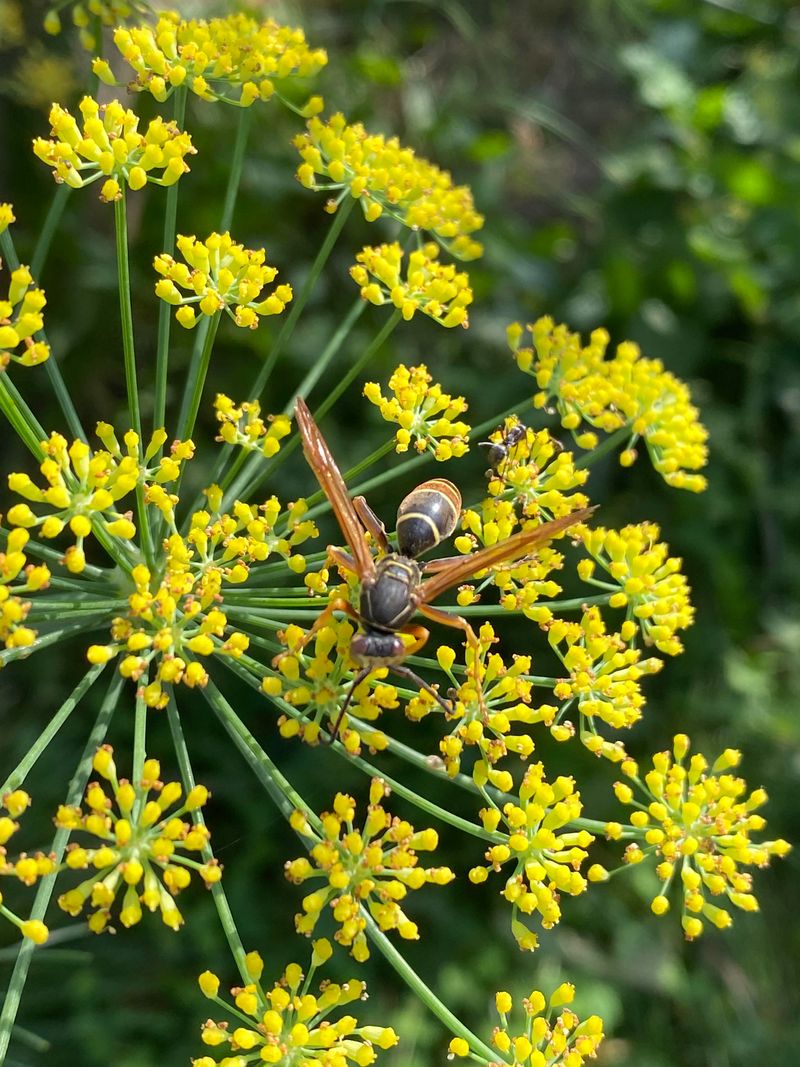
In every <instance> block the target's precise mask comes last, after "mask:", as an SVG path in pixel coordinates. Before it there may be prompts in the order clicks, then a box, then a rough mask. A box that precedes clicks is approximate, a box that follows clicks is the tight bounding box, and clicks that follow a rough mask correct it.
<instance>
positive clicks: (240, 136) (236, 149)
mask: <svg viewBox="0 0 800 1067" xmlns="http://www.w3.org/2000/svg"><path fill="white" fill-rule="evenodd" d="M252 124H253V108H252V107H243V108H242V109H241V110H240V112H239V123H238V125H237V127H236V142H235V144H234V146H233V156H232V157H231V161H230V169H229V170H228V187H227V189H226V190H225V202H224V204H223V207H222V218H221V219H220V224H219V228H220V230H221V231H222V232H223V233H224V232H225V231H226V230H230V228H231V222H233V209H234V207H235V206H236V197H237V195H238V192H239V182H240V181H241V178H242V165H243V164H244V156H245V152H246V151H247V139H248V137H249V135H250V127H251V126H252Z"/></svg>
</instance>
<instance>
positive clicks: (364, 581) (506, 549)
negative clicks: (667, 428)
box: [295, 398, 592, 743]
mask: <svg viewBox="0 0 800 1067" xmlns="http://www.w3.org/2000/svg"><path fill="white" fill-rule="evenodd" d="M295 414H296V417H297V425H298V428H299V430H300V436H301V438H302V442H303V451H304V452H305V455H306V459H307V460H308V462H309V464H310V466H311V469H312V470H313V471H314V474H315V475H316V477H317V481H318V482H319V484H320V486H321V488H322V490H323V492H324V493H325V495H326V496H327V498H328V500H329V502H330V505H331V507H332V508H333V513H334V515H335V516H336V519H337V521H338V523H339V526H340V528H341V531H342V533H343V534H344V538H345V540H346V541H347V544H348V546H349V548H350V552H351V553H352V555H348V554H347V553H345V552H342V551H341V549H338V548H334V547H333V546H330V547H329V548H328V557H329V559H330V560H331V561H332V562H333V563H335V564H336V565H337V566H338V567H339V568H340V569H344V570H348V571H351V572H353V573H355V574H356V576H357V577H358V580H359V582H360V585H361V590H360V599H359V610H358V611H356V610H355V609H354V608H353V607H352V605H351V604H350V603H349V602H348V601H347V600H344V599H342V598H339V597H337V598H335V599H333V600H331V601H330V602H329V603H328V605H327V607H325V609H324V610H323V611H322V612H321V613H320V615H319V618H318V619H317V620H316V621H315V622H314V625H313V626H312V627H311V629H310V630H309V631H308V632H307V633H306V634H305V636H304V638H303V641H302V643H301V645H300V648H303V647H304V646H305V645H306V644H308V642H309V641H310V640H311V639H312V637H313V636H314V635H315V634H316V633H317V632H318V631H319V630H320V629H321V628H322V627H323V626H325V625H326V624H327V623H328V622H329V621H330V619H331V618H332V617H333V615H334V613H335V612H343V613H344V614H346V615H348V616H349V617H350V618H351V619H353V620H355V622H357V623H358V625H359V632H358V633H357V634H355V635H354V637H353V638H352V641H351V642H350V654H351V655H352V657H353V659H354V660H355V661H356V663H357V664H358V665H359V668H360V670H359V671H358V673H357V674H356V676H355V678H354V679H353V682H352V684H351V686H350V689H349V691H348V694H347V697H346V698H345V701H344V703H343V704H342V707H341V709H340V711H339V715H338V717H337V719H336V722H335V723H334V725H333V728H332V730H331V733H330V736H329V737H328V739H327V742H328V743H331V742H333V741H334V740H335V739H336V736H337V734H338V732H339V727H340V725H341V722H342V719H343V718H344V715H345V712H346V711H347V708H348V707H349V705H350V701H351V700H352V697H353V693H354V691H355V689H356V688H357V686H359V685H360V684H361V683H362V682H363V681H364V679H365V678H367V677H368V676H369V675H370V674H371V673H372V671H374V670H375V669H376V668H378V667H388V668H389V670H390V671H392V672H393V673H394V674H396V675H399V676H400V677H401V678H407V679H410V680H411V681H413V682H414V684H415V685H417V686H419V687H420V689H424V690H425V691H426V692H427V693H429V694H430V695H431V696H432V697H433V698H434V699H435V700H436V701H437V702H438V703H439V704H440V705H441V706H442V707H443V708H444V710H445V711H446V712H448V713H451V712H452V708H451V706H450V705H449V704H448V703H447V702H446V701H445V700H444V699H443V698H442V697H441V696H440V695H439V693H438V692H437V691H436V689H434V688H433V687H432V686H430V685H428V683H427V682H425V681H424V680H423V679H422V678H420V677H418V676H417V675H416V674H415V673H414V672H413V671H412V670H411V669H410V668H409V667H407V666H405V665H404V663H403V661H404V660H405V659H406V658H407V657H408V656H410V655H412V654H414V653H415V652H418V651H419V650H420V649H421V648H422V647H423V645H424V644H425V643H426V641H427V640H428V637H429V636H430V635H429V631H428V630H427V629H426V628H425V627H424V626H419V625H415V624H413V623H412V622H411V619H412V618H413V616H414V615H415V614H416V613H417V612H419V614H420V615H423V616H424V617H425V618H426V619H429V620H431V621H432V622H438V623H440V624H441V625H442V626H450V627H453V628H454V629H457V630H461V631H463V633H464V634H465V636H466V639H467V641H468V642H469V644H470V645H471V646H472V647H473V648H474V649H477V648H478V638H477V637H476V635H475V632H474V631H473V629H472V627H471V626H470V624H469V623H468V622H467V620H466V619H464V618H462V617H461V616H460V615H454V614H451V613H450V612H449V611H446V610H444V609H443V608H436V607H433V606H432V605H431V603H430V602H431V601H432V600H435V599H436V597H437V596H439V594H440V593H443V592H444V591H445V590H446V589H450V588H452V587H453V586H455V585H459V584H460V583H461V582H464V581H466V580H468V579H469V578H471V577H473V575H475V574H477V573H478V572H479V571H484V570H488V569H489V568H490V567H496V566H497V565H499V564H500V563H506V562H509V561H511V560H516V559H521V558H522V557H523V556H527V555H528V554H529V553H530V552H531V551H532V550H533V549H535V548H536V547H538V546H540V545H543V544H545V543H546V542H547V541H550V540H551V539H552V538H553V537H555V536H556V535H557V534H559V533H561V531H562V530H566V529H568V528H569V527H570V526H574V525H575V523H578V522H580V521H581V520H583V519H585V518H586V517H587V516H588V515H590V514H591V511H592V509H591V508H584V509H582V510H580V511H574V512H572V514H570V515H564V516H563V517H561V518H558V519H554V520H553V521H552V522H546V523H544V524H542V525H541V526H537V527H535V528H534V529H531V530H521V531H519V532H518V533H515V534H512V535H511V537H509V538H507V539H506V540H505V541H502V542H500V543H499V544H496V545H492V546H490V547H488V548H482V549H480V550H479V551H478V552H475V553H473V554H472V555H469V556H456V557H448V558H446V559H435V560H431V561H430V562H428V563H425V564H421V565H420V564H418V563H417V562H416V560H417V558H418V557H419V556H421V555H422V554H423V553H424V552H427V551H429V550H430V549H431V548H434V547H435V546H436V545H438V544H439V542H440V541H442V540H443V539H444V538H446V537H449V536H450V534H452V532H453V531H454V530H455V528H456V524H457V522H458V519H459V515H460V513H461V494H460V493H459V491H458V489H457V488H456V487H455V485H453V483H452V482H449V481H447V480H446V479H445V478H432V479H431V480H429V481H427V482H423V483H422V484H421V485H418V486H417V487H416V489H413V490H412V491H411V492H410V493H409V494H408V496H406V497H405V498H404V499H403V500H402V501H401V503H400V507H399V508H398V511H397V543H398V545H397V547H398V550H397V551H394V550H393V549H392V547H391V545H390V544H389V539H388V537H387V535H386V528H385V527H384V525H383V523H382V522H381V521H380V519H379V518H378V517H377V516H376V515H375V513H374V512H373V511H372V509H371V508H370V506H369V505H368V504H367V502H366V500H365V499H364V497H363V496H357V497H355V498H354V499H351V497H350V494H349V493H348V491H347V486H346V485H345V483H344V479H343V478H342V475H341V472H340V471H339V468H338V467H337V465H336V461H335V460H334V458H333V455H332V454H331V451H330V449H329V448H328V445H327V443H326V441H325V438H324V437H323V436H322V434H321V432H320V430H319V427H318V426H317V424H316V422H315V421H314V418H313V416H312V415H311V412H310V411H309V410H308V407H307V406H306V403H305V401H304V400H303V399H302V398H298V400H297V404H296V408H295ZM365 533H369V534H371V535H372V539H373V541H374V543H375V545H376V546H377V548H378V552H379V555H378V557H377V558H376V557H375V556H373V554H372V552H371V550H370V546H369V543H368V542H367V540H366V537H365ZM423 573H428V574H431V575H432V577H430V578H423ZM401 634H406V635H408V636H410V637H411V638H413V640H412V642H411V644H410V645H406V643H405V642H404V641H403V638H402V637H401Z"/></svg>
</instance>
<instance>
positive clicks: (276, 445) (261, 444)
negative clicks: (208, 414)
mask: <svg viewBox="0 0 800 1067" xmlns="http://www.w3.org/2000/svg"><path fill="white" fill-rule="evenodd" d="M214 414H215V415H216V417H217V422H218V423H219V436H218V437H217V440H218V441H225V443H226V444H229V445H237V446H238V447H239V448H243V449H245V451H247V452H260V453H261V455H262V456H266V457H267V459H269V458H270V457H271V456H274V455H275V454H276V453H277V452H280V449H281V440H282V439H283V438H284V437H286V435H287V434H288V433H289V432H290V431H291V428H292V422H291V419H290V418H289V416H288V415H267V417H266V419H263V418H262V417H261V405H260V404H259V402H258V401H257V400H245V401H243V402H242V403H241V404H234V402H233V401H232V400H231V398H230V397H229V396H226V395H225V394H224V393H217V395H216V398H215V400H214Z"/></svg>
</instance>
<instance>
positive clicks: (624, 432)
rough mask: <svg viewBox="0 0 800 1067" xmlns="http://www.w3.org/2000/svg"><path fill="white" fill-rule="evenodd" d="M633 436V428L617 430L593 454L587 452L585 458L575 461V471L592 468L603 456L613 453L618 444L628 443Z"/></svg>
mask: <svg viewBox="0 0 800 1067" xmlns="http://www.w3.org/2000/svg"><path fill="white" fill-rule="evenodd" d="M630 435H631V428H630V426H628V425H625V426H620V428H619V429H618V430H615V431H614V432H613V433H612V434H611V436H610V437H607V438H606V439H605V441H603V442H601V444H599V445H598V446H597V448H593V449H592V450H591V452H587V453H586V455H585V456H581V458H580V459H578V460H576V461H575V469H576V470H582V469H584V468H586V467H591V466H592V465H593V464H595V463H596V462H597V461H598V460H599V459H602V458H603V456H605V455H607V454H608V453H609V452H613V451H614V449H615V448H616V447H617V445H618V444H621V443H622V442H623V441H626V440H627V439H628V438H629V437H630Z"/></svg>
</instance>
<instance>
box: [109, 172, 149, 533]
mask: <svg viewBox="0 0 800 1067" xmlns="http://www.w3.org/2000/svg"><path fill="white" fill-rule="evenodd" d="M120 188H121V195H120V198H119V200H115V201H114V228H115V231H116V237H117V280H118V284H119V312H120V324H121V327H122V354H123V358H124V361H125V386H126V389H127V392H128V418H129V420H130V424H131V429H132V430H135V431H136V433H138V434H139V437H140V438H141V436H142V418H141V413H140V411H139V388H138V385H137V382H136V348H135V344H134V340H133V308H132V306H131V275H130V263H129V262H128V221H127V216H126V211H125V185H124V183H123V185H122V186H121V187H120ZM139 519H140V522H141V521H142V519H143V516H142V515H141V514H140V516H139Z"/></svg>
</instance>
